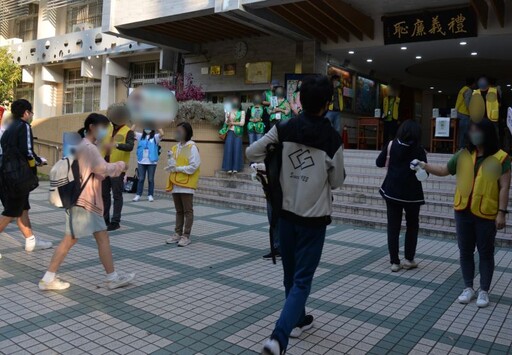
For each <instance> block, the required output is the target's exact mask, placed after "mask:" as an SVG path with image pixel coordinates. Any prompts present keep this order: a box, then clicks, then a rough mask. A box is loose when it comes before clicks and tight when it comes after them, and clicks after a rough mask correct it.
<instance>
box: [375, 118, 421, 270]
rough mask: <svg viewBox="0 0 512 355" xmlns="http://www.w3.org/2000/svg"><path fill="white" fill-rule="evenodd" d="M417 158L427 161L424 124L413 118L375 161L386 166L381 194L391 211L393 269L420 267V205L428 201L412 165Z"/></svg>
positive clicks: (389, 226) (388, 209) (390, 232)
mask: <svg viewBox="0 0 512 355" xmlns="http://www.w3.org/2000/svg"><path fill="white" fill-rule="evenodd" d="M414 159H418V160H421V161H424V162H426V161H427V155H426V153H425V149H423V147H422V146H421V127H420V125H419V124H418V123H417V122H416V121H414V120H406V121H404V123H402V124H401V125H400V128H399V129H398V132H397V137H396V139H394V140H392V141H391V142H389V143H388V145H386V146H384V148H383V149H382V152H381V153H380V154H379V156H378V158H377V161H376V165H377V166H378V167H379V168H384V167H387V169H388V172H387V174H386V178H385V179H384V182H383V184H382V187H381V188H380V194H381V195H382V197H383V198H384V200H386V207H387V215H388V250H389V258H390V263H391V271H393V272H397V271H399V270H400V269H401V268H404V269H406V270H409V269H414V268H416V267H418V264H417V263H416V261H415V260H414V256H415V254H416V245H417V243H418V231H419V226H420V225H419V218H420V207H421V205H423V204H425V198H424V196H423V187H422V185H421V182H420V181H418V179H417V178H416V175H415V174H414V172H413V171H411V169H410V162H411V161H412V160H414ZM403 211H405V220H406V222H407V228H406V232H405V260H404V262H403V263H402V264H401V263H400V258H399V256H398V251H399V248H400V229H401V226H402V213H403Z"/></svg>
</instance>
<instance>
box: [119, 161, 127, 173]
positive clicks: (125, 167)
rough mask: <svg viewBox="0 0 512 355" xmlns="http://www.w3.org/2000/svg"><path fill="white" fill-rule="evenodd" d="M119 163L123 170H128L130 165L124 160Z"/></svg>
mask: <svg viewBox="0 0 512 355" xmlns="http://www.w3.org/2000/svg"><path fill="white" fill-rule="evenodd" d="M118 164H119V165H120V166H121V171H127V170H128V165H127V164H126V163H125V162H124V161H120V162H118Z"/></svg>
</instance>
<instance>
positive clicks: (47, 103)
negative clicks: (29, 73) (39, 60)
mask: <svg viewBox="0 0 512 355" xmlns="http://www.w3.org/2000/svg"><path fill="white" fill-rule="evenodd" d="M43 70H44V69H43V65H42V64H37V65H35V68H34V102H33V103H32V106H33V111H34V118H36V119H37V118H45V117H53V116H57V115H58V114H61V112H57V87H56V85H55V84H54V83H52V82H50V81H46V80H45V78H44V76H43Z"/></svg>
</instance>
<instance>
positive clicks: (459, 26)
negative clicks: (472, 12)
mask: <svg viewBox="0 0 512 355" xmlns="http://www.w3.org/2000/svg"><path fill="white" fill-rule="evenodd" d="M465 21H466V18H465V17H464V15H462V14H458V15H457V16H456V17H452V20H451V21H450V22H449V23H448V29H449V30H450V31H451V32H452V33H466V32H467V31H466V30H465V29H464V22H465Z"/></svg>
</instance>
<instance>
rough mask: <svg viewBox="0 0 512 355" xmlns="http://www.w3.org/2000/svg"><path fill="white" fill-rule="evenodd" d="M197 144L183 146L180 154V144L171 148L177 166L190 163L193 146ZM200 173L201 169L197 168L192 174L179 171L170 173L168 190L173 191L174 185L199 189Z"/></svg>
mask: <svg viewBox="0 0 512 355" xmlns="http://www.w3.org/2000/svg"><path fill="white" fill-rule="evenodd" d="M195 146H196V145H195V144H188V145H186V146H184V147H182V148H181V151H180V154H179V155H176V154H177V149H178V146H177V145H175V146H174V147H172V148H171V151H172V155H173V157H174V159H175V160H176V167H180V166H188V165H190V161H189V159H190V154H191V152H192V147H195ZM199 175H200V169H199V168H197V170H196V171H195V172H194V173H193V174H192V175H189V174H185V173H179V172H174V173H170V174H169V180H168V182H167V191H172V190H173V187H174V185H177V186H181V187H187V188H189V189H194V190H195V189H197V184H198V182H199Z"/></svg>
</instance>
